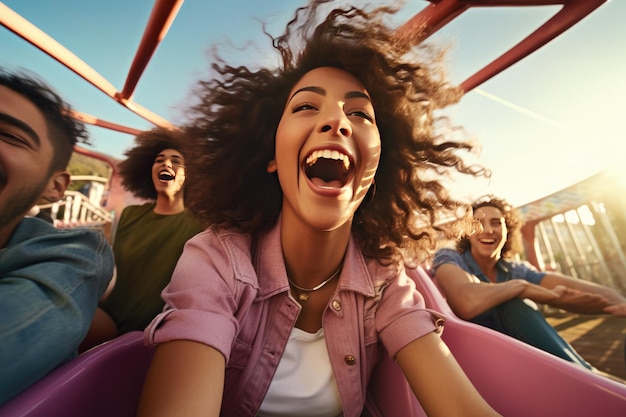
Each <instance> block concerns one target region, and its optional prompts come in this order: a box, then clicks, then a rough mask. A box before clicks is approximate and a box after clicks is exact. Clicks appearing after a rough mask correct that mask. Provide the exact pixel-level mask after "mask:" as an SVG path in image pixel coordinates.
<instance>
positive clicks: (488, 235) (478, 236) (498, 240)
mask: <svg viewBox="0 0 626 417" xmlns="http://www.w3.org/2000/svg"><path fill="white" fill-rule="evenodd" d="M474 218H475V219H476V220H477V221H479V222H480V224H481V226H482V230H481V231H478V232H476V233H474V234H473V235H472V236H470V238H469V241H470V245H471V251H472V256H473V257H474V259H480V258H482V259H487V258H490V259H500V254H501V252H502V248H503V247H504V244H505V243H506V238H507V228H506V222H505V220H504V215H503V214H502V212H501V211H500V210H499V209H497V208H496V207H493V206H483V207H479V208H477V209H476V210H474Z"/></svg>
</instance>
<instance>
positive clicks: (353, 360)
mask: <svg viewBox="0 0 626 417" xmlns="http://www.w3.org/2000/svg"><path fill="white" fill-rule="evenodd" d="M343 360H344V361H346V363H347V364H348V365H350V366H352V365H354V364H355V363H356V358H355V357H354V356H353V355H346V357H345V358H343Z"/></svg>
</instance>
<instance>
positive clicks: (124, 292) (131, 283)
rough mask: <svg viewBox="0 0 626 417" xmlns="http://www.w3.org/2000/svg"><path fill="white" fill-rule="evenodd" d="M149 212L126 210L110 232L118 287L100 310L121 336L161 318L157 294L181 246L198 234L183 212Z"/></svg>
mask: <svg viewBox="0 0 626 417" xmlns="http://www.w3.org/2000/svg"><path fill="white" fill-rule="evenodd" d="M154 206H155V204H154V203H146V204H144V205H142V206H128V207H126V208H125V209H124V211H123V212H122V216H121V217H120V220H119V223H118V226H117V230H116V232H115V240H114V242H113V252H114V254H115V266H116V267H117V282H116V284H115V288H114V289H113V291H112V292H111V294H110V295H109V297H108V298H107V299H106V300H105V301H104V302H103V303H102V304H101V307H102V308H103V309H104V310H105V311H106V312H108V313H109V314H110V315H111V317H113V320H115V322H116V323H117V326H118V330H119V332H120V334H122V333H126V332H129V331H132V330H143V329H144V328H145V327H146V326H147V325H148V324H149V323H150V321H151V320H152V319H153V318H154V316H156V315H157V314H158V313H160V312H161V310H162V309H163V304H164V303H163V300H162V299H161V291H162V290H163V288H165V286H166V285H167V284H168V283H169V282H170V279H171V277H172V272H174V267H175V266H176V262H177V261H178V258H179V257H180V255H181V253H182V251H183V246H184V245H185V242H187V240H189V239H190V238H191V237H193V236H194V235H195V234H197V233H199V232H200V231H202V229H203V228H202V226H201V224H200V222H199V221H198V220H197V219H196V218H195V217H193V216H192V215H191V214H190V213H189V212H188V211H183V212H181V213H178V214H173V215H163V214H156V213H155V212H154Z"/></svg>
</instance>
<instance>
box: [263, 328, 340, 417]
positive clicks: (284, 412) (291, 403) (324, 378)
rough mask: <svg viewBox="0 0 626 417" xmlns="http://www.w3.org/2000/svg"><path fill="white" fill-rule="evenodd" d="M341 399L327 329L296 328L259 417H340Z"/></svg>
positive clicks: (290, 337)
mask: <svg viewBox="0 0 626 417" xmlns="http://www.w3.org/2000/svg"><path fill="white" fill-rule="evenodd" d="M341 415H342V408H341V399H340V398H339V391H338V390H337V384H336V382H335V377H334V375H333V369H332V367H331V365H330V358H329V357H328V350H327V349H326V339H325V338H324V329H320V330H319V331H318V332H317V333H307V332H305V331H304V330H301V329H298V328H295V327H294V328H293V329H292V330H291V334H290V335H289V341H288V342H287V346H286V348H285V352H284V353H283V356H282V358H281V359H280V362H279V363H278V368H277V369H276V374H274V378H273V379H272V382H271V384H270V387H269V389H268V391H267V394H266V395H265V399H264V400H263V404H261V408H260V409H259V413H258V414H257V416H258V417H281V416H290V417H296V416H297V417H338V416H341Z"/></svg>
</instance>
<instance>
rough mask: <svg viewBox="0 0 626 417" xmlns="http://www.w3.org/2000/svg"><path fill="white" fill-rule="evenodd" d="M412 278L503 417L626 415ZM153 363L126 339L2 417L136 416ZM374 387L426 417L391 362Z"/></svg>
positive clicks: (619, 391)
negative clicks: (464, 316) (469, 319)
mask: <svg viewBox="0 0 626 417" xmlns="http://www.w3.org/2000/svg"><path fill="white" fill-rule="evenodd" d="M408 273H409V276H411V278H412V279H413V280H414V281H415V282H416V285H417V288H418V290H419V291H420V292H421V293H422V295H423V296H424V299H425V302H426V306H427V307H428V308H431V309H433V310H437V311H439V312H441V313H442V314H444V315H446V316H447V321H446V325H445V328H444V332H443V339H444V340H445V342H446V343H447V344H448V346H449V347H450V349H451V350H452V353H453V354H454V356H455V357H456V359H457V360H458V361H459V363H460V364H461V366H462V367H463V369H464V370H465V372H466V373H467V374H468V376H469V377H470V379H471V380H472V382H473V383H474V385H475V386H476V387H477V388H478V390H479V391H480V392H481V394H482V395H483V396H484V397H485V398H486V399H487V401H489V403H490V404H491V405H492V406H493V407H494V408H495V409H496V410H498V411H499V412H500V413H501V414H503V415H505V416H507V417H516V416H520V417H528V416H533V417H554V416H568V417H577V416H580V417H588V416H602V417H624V416H626V385H624V384H621V383H619V382H617V381H613V380H611V379H609V378H606V377H603V376H600V375H598V374H594V373H593V372H591V371H589V370H586V369H583V368H581V367H579V366H577V365H574V364H573V363H570V362H567V361H564V360H562V359H559V358H557V357H554V356H552V355H550V354H548V353H545V352H543V351H541V350H539V349H536V348H534V347H532V346H529V345H526V344H524V343H522V342H519V341H517V340H515V339H513V338H510V337H508V336H505V335H502V334H500V333H497V332H495V331H493V330H491V329H488V328H485V327H482V326H478V325H475V324H473V323H469V322H466V321H464V320H461V319H459V318H457V317H456V316H455V315H454V314H453V313H452V311H451V310H450V307H449V306H448V304H447V303H446V301H445V299H444V298H443V296H442V295H441V293H440V292H439V290H438V288H437V287H436V285H435V284H434V282H433V281H432V279H431V278H430V277H429V276H428V275H427V274H426V272H424V270H423V269H421V268H418V269H414V270H409V271H408ZM151 358H152V350H150V349H148V348H146V347H145V346H144V345H143V339H142V334H141V332H131V333H128V334H125V335H123V336H120V337H118V338H116V339H114V340H112V341H110V342H108V343H105V344H103V345H101V346H98V347H96V348H94V349H92V350H90V351H88V352H86V353H84V354H82V355H80V356H79V357H78V358H76V359H75V360H73V361H71V362H69V363H66V364H64V365H62V366H61V367H59V368H57V369H56V370H54V371H53V372H51V373H50V374H48V375H47V376H46V377H45V378H43V379H42V380H41V381H39V382H38V383H36V384H35V385H33V386H32V387H31V388H29V389H28V390H27V391H25V392H24V393H22V394H20V395H19V396H18V397H16V398H14V399H13V400H11V401H10V402H9V403H7V404H6V405H5V406H3V407H2V408H0V417H83V416H90V417H99V416H103V417H104V416H115V417H127V416H128V417H132V416H134V415H135V410H136V407H137V402H138V399H139V394H140V392H141V387H142V384H143V380H144V377H145V374H146V371H147V369H148V366H149V363H150V360H151ZM370 388H371V392H372V396H373V398H374V400H375V401H376V403H377V405H378V407H379V409H380V411H381V412H382V413H383V414H382V416H385V417H398V416H402V417H422V416H425V413H424V411H423V410H422V409H421V407H420V405H419V403H418V402H417V401H416V400H415V398H414V396H413V394H412V392H411V391H410V389H409V387H408V384H407V382H406V379H405V378H404V376H403V375H402V372H401V370H400V368H399V367H398V365H397V364H396V363H395V362H394V361H392V360H391V359H389V358H386V359H383V360H382V361H381V362H380V363H379V364H378V366H377V367H376V369H374V371H373V374H372V384H371V387H370ZM442 398H444V399H445V398H446V395H445V393H442ZM446 400H453V399H446ZM372 415H373V416H375V417H379V415H378V414H376V413H374V414H372Z"/></svg>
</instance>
